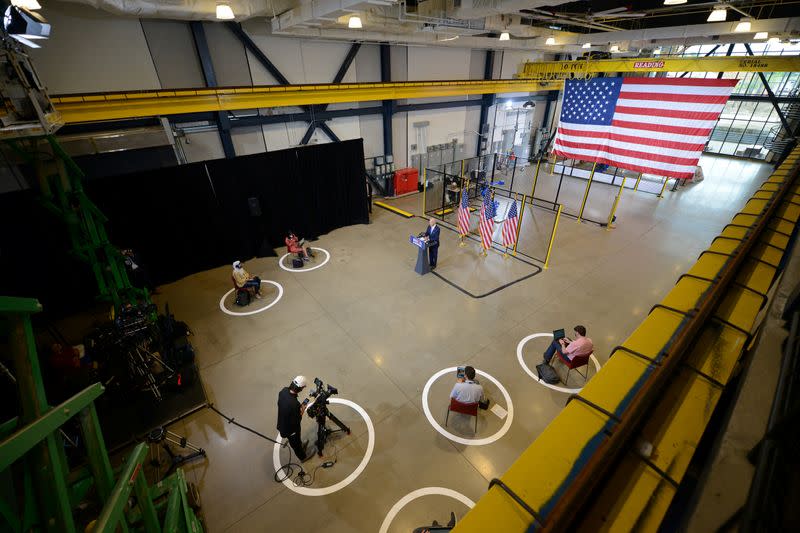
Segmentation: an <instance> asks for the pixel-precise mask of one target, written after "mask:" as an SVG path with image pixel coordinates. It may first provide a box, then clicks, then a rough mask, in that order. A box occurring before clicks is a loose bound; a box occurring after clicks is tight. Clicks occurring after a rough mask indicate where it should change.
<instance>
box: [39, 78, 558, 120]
mask: <svg viewBox="0 0 800 533" xmlns="http://www.w3.org/2000/svg"><path fill="white" fill-rule="evenodd" d="M560 87H561V83H560V82H548V81H543V80H541V81H540V80H459V81H407V82H391V83H337V84H327V85H269V86H254V87H222V88H214V89H206V88H203V89H171V90H160V91H131V92H118V93H98V94H84V95H70V96H54V97H52V98H51V100H52V101H53V105H54V106H55V108H56V110H57V111H58V112H59V113H60V114H61V117H62V119H63V121H64V122H65V123H66V124H74V123H77V122H97V121H101V120H119V119H127V118H136V117H149V116H158V115H177V114H182V113H201V112H208V111H235V110H240V109H258V108H263V107H286V106H292V107H294V106H303V105H311V104H332V103H342V102H366V101H373V100H400V99H405V98H430V97H437V96H467V95H471V94H496V93H514V92H532V91H544V90H553V89H559V88H560Z"/></svg>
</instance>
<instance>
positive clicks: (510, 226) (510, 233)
mask: <svg viewBox="0 0 800 533" xmlns="http://www.w3.org/2000/svg"><path fill="white" fill-rule="evenodd" d="M515 242H517V202H511V208H510V209H509V210H508V216H506V219H505V220H504V221H503V246H506V247H510V246H514V243H515Z"/></svg>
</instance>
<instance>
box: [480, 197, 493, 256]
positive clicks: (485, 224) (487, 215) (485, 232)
mask: <svg viewBox="0 0 800 533" xmlns="http://www.w3.org/2000/svg"><path fill="white" fill-rule="evenodd" d="M480 230H481V244H482V245H483V248H484V250H488V249H489V248H491V247H492V233H494V201H493V200H492V195H491V194H489V193H488V192H487V194H485V195H484V196H483V206H481V222H480Z"/></svg>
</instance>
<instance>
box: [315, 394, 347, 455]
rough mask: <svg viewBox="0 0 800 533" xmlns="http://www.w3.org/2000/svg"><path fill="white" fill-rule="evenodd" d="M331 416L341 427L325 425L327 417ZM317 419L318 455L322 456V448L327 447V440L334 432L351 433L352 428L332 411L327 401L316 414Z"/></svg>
mask: <svg viewBox="0 0 800 533" xmlns="http://www.w3.org/2000/svg"><path fill="white" fill-rule="evenodd" d="M326 418H329V419H330V420H331V421H332V422H333V423H334V424H336V425H337V426H339V429H330V428H328V427H327V426H326V425H325V419H326ZM316 419H317V455H319V456H320V457H322V449H323V448H324V447H325V441H326V440H328V437H330V436H331V435H332V434H334V433H339V432H342V433H347V434H348V435H349V434H350V428H349V427H347V426H346V425H345V424H344V422H342V421H341V420H339V419H338V418H336V415H334V414H333V413H331V412H330V411H329V410H328V402H327V400H326V401H325V405H323V406H322V409H320V410H319V413H317V416H316Z"/></svg>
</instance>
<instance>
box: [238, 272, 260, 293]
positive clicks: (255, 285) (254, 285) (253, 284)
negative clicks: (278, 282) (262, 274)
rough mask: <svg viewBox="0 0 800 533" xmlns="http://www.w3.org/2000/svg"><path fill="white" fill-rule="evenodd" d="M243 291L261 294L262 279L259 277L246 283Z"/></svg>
mask: <svg viewBox="0 0 800 533" xmlns="http://www.w3.org/2000/svg"><path fill="white" fill-rule="evenodd" d="M242 288H243V289H253V290H254V291H255V292H256V294H258V293H260V292H261V278H259V277H258V276H256V277H254V278H253V279H250V280H247V281H245V282H244V286H243V287H242Z"/></svg>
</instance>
